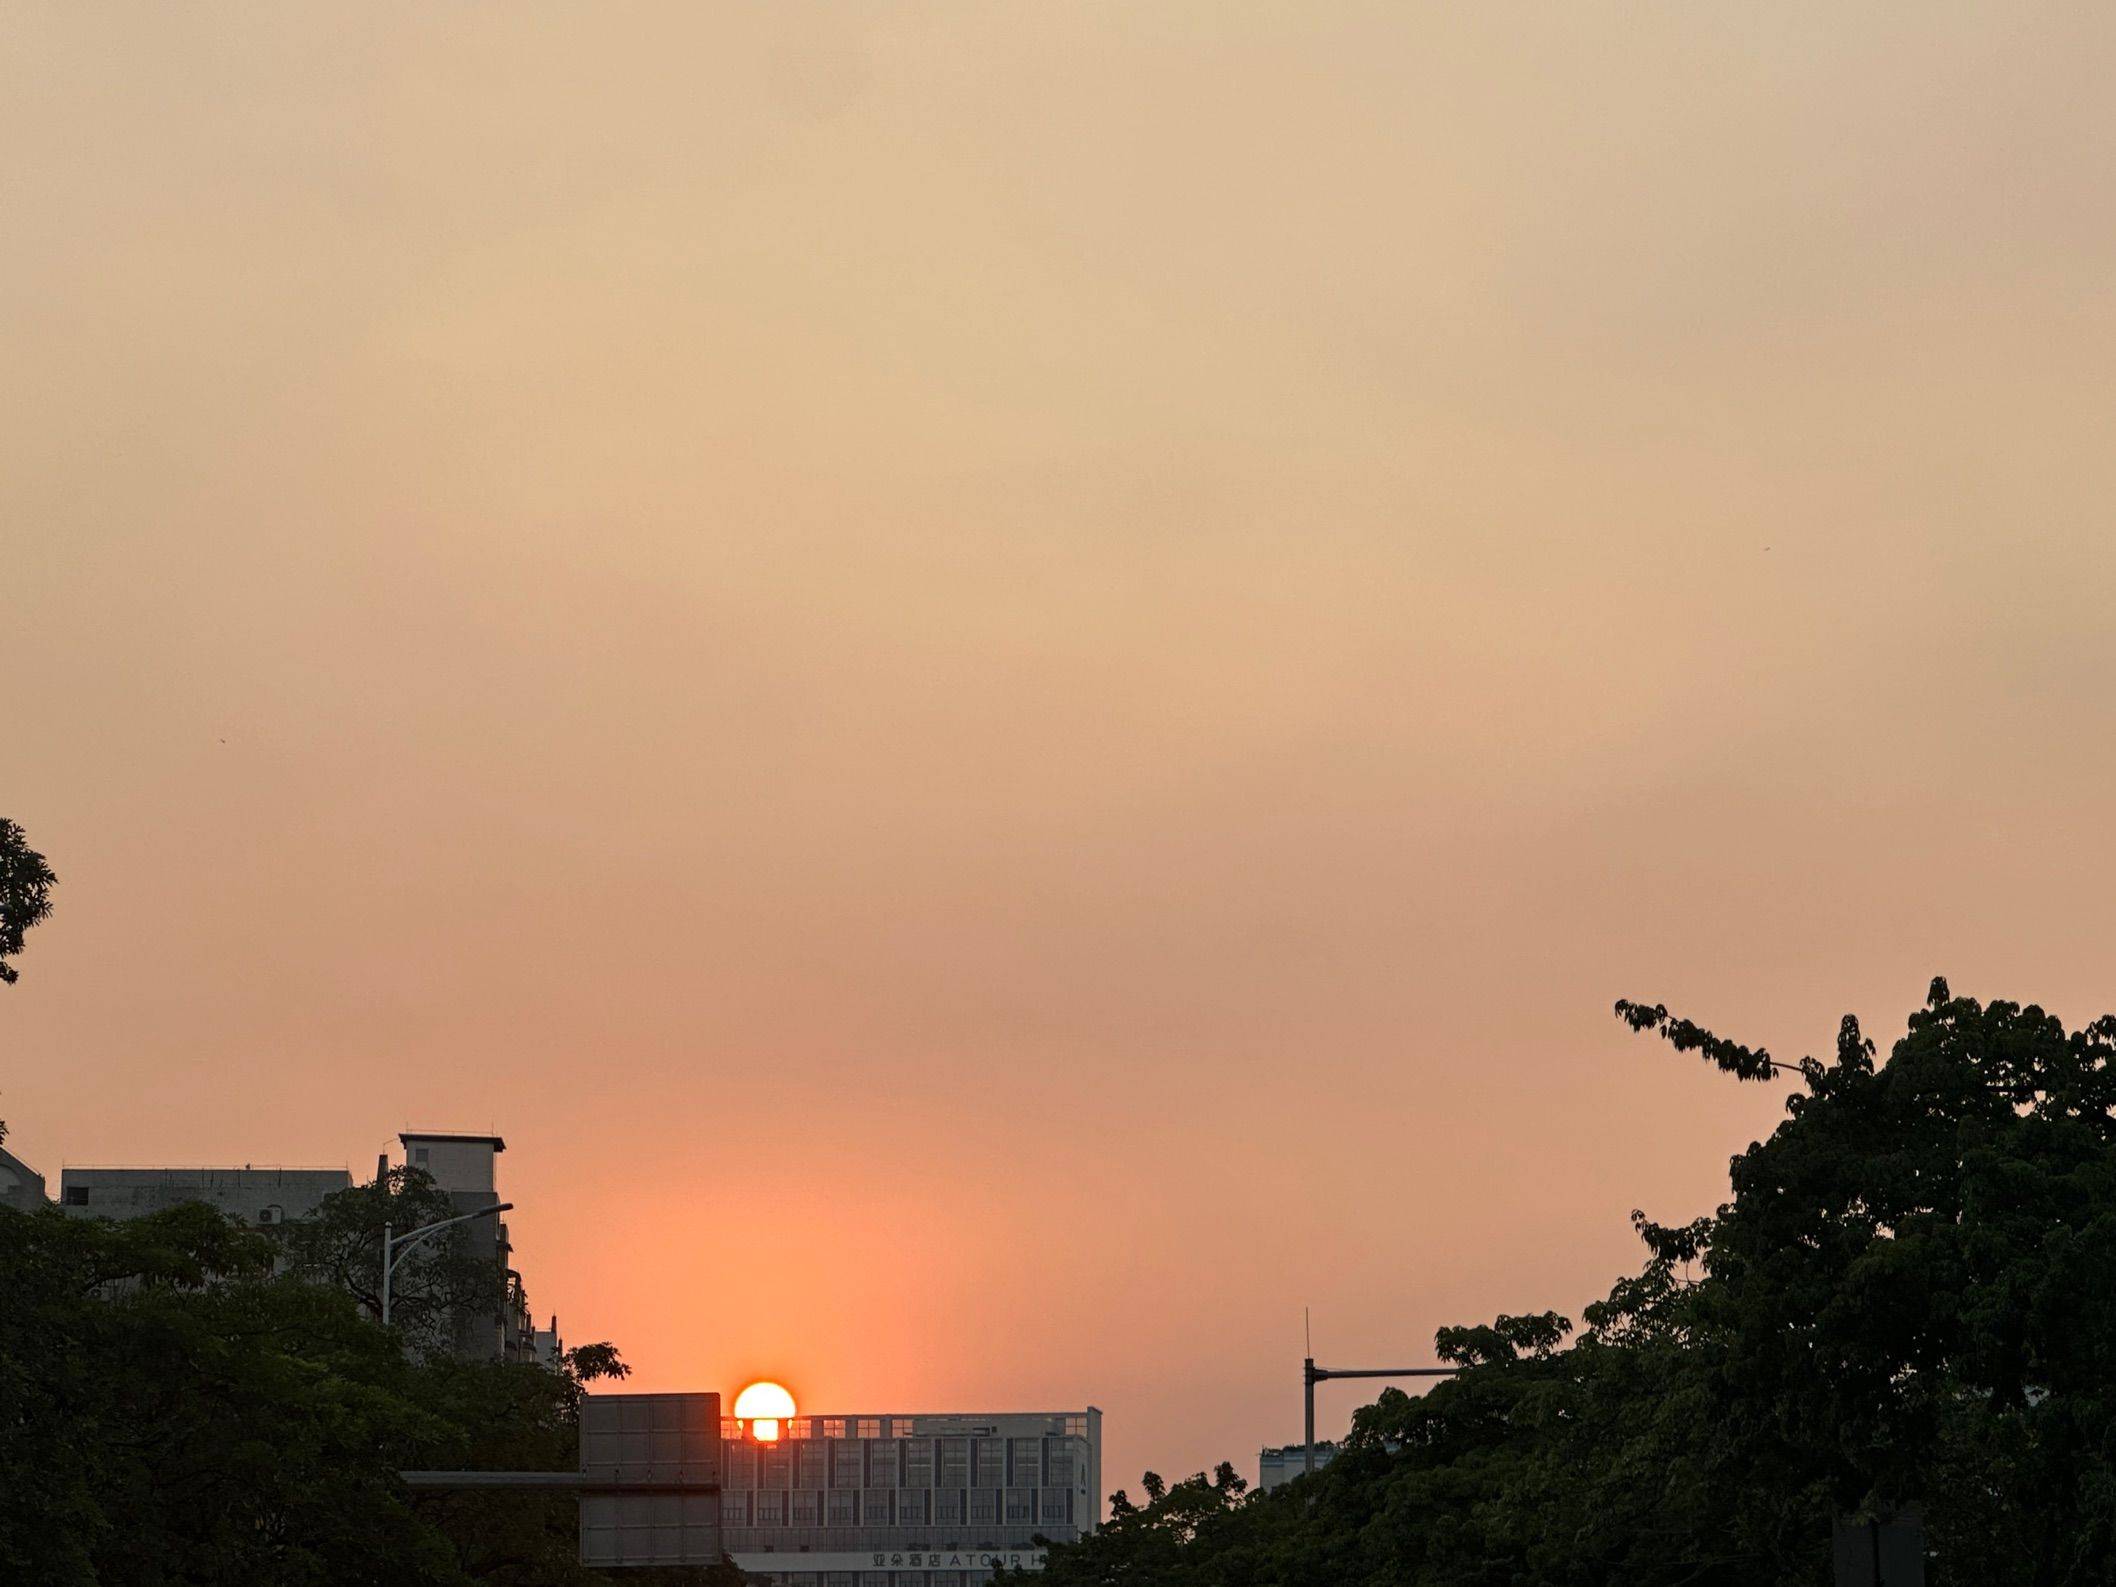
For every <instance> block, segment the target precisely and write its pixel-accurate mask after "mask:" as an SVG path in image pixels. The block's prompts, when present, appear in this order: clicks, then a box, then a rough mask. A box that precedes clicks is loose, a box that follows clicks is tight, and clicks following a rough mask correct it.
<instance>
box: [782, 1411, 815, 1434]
mask: <svg viewBox="0 0 2116 1587" xmlns="http://www.w3.org/2000/svg"><path fill="white" fill-rule="evenodd" d="M786 1436H787V1437H788V1438H813V1437H815V1436H816V1432H815V1423H813V1422H812V1421H810V1420H809V1419H808V1418H807V1417H805V1416H796V1417H795V1418H794V1419H793V1420H792V1421H790V1422H788V1423H787V1424H786Z"/></svg>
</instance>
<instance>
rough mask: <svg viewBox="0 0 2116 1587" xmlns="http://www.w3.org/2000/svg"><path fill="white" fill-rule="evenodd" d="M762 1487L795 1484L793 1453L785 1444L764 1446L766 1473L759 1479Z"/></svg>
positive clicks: (784, 1486)
mask: <svg viewBox="0 0 2116 1587" xmlns="http://www.w3.org/2000/svg"><path fill="white" fill-rule="evenodd" d="M757 1486H758V1487H760V1488H791V1487H792V1486H793V1453H792V1451H790V1450H789V1449H787V1448H786V1447H785V1445H783V1444H767V1445H765V1446H764V1475H763V1477H762V1478H760V1479H759V1480H758V1483H757Z"/></svg>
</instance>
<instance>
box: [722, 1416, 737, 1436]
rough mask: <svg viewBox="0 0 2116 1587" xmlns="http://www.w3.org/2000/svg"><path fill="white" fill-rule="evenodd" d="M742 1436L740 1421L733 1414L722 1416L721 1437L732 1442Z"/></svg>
mask: <svg viewBox="0 0 2116 1587" xmlns="http://www.w3.org/2000/svg"><path fill="white" fill-rule="evenodd" d="M741 1436H742V1424H741V1423H740V1422H738V1421H736V1420H735V1419H734V1418H733V1417H732V1416H723V1417H721V1418H720V1437H721V1438H722V1439H723V1440H724V1441H728V1442H732V1441H733V1440H735V1439H737V1438H740V1437H741Z"/></svg>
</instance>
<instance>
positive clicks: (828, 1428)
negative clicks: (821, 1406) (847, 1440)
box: [823, 1416, 845, 1438]
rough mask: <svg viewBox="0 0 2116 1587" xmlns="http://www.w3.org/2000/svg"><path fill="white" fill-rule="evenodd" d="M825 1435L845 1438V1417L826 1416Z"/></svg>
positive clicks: (824, 1423)
mask: <svg viewBox="0 0 2116 1587" xmlns="http://www.w3.org/2000/svg"><path fill="white" fill-rule="evenodd" d="M823 1436H824V1437H825V1438H843V1437H844V1436H845V1418H844V1417H842V1416H826V1417H824V1418H823Z"/></svg>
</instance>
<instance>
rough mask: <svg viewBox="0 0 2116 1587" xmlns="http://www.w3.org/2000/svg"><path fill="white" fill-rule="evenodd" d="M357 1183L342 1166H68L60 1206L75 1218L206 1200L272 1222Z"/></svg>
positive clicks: (136, 1213)
mask: <svg viewBox="0 0 2116 1587" xmlns="http://www.w3.org/2000/svg"><path fill="white" fill-rule="evenodd" d="M352 1184H353V1176H352V1175H351V1174H350V1173H348V1172H347V1171H346V1170H345V1169H343V1168H66V1169H62V1170H60V1173H59V1205H60V1206H61V1207H62V1208H63V1209H64V1210H65V1212H66V1214H67V1216H69V1217H74V1218H141V1217H145V1216H146V1215H147V1214H148V1213H150V1212H160V1211H162V1210H163V1209H164V1208H167V1207H175V1206H181V1205H182V1204H183V1203H185V1202H190V1201H202V1202H204V1203H205V1204H206V1205H207V1206H209V1207H217V1208H219V1209H220V1210H221V1211H222V1212H225V1213H227V1214H228V1215H229V1216H231V1217H235V1218H240V1219H241V1220H242V1221H243V1222H244V1223H252V1224H271V1223H283V1222H289V1221H291V1220H293V1219H295V1218H305V1217H307V1216H308V1215H309V1214H310V1213H312V1212H314V1211H315V1210H316V1208H317V1207H318V1206H320V1205H321V1204H322V1202H323V1198H324V1197H326V1196H329V1195H332V1194H334V1193H336V1192H337V1191H341V1190H350V1189H351V1188H352Z"/></svg>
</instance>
